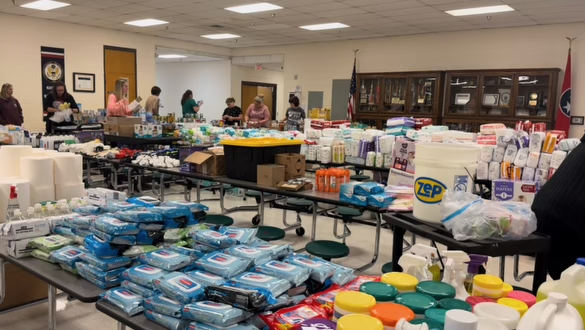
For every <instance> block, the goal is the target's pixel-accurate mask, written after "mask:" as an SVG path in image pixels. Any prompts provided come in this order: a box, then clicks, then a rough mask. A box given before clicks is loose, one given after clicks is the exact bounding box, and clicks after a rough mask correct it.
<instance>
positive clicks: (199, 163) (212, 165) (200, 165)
mask: <svg viewBox="0 0 585 330" xmlns="http://www.w3.org/2000/svg"><path fill="white" fill-rule="evenodd" d="M185 163H190V164H193V165H195V167H194V168H191V169H194V170H195V172H197V173H202V174H206V175H211V176H221V175H225V156H224V154H223V149H215V150H213V151H197V152H195V153H193V154H192V155H191V156H189V157H187V158H186V159H185Z"/></svg>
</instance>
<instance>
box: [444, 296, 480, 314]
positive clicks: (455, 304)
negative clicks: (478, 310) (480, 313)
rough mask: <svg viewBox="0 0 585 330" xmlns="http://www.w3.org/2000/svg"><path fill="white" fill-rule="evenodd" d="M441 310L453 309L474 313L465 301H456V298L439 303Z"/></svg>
mask: <svg viewBox="0 0 585 330" xmlns="http://www.w3.org/2000/svg"><path fill="white" fill-rule="evenodd" d="M438 307H439V308H442V309H446V310H451V309H461V310H464V311H468V312H472V311H473V307H471V305H470V304H469V303H466V302H465V301H463V300H459V299H454V298H446V299H443V300H441V301H439V306H438Z"/></svg>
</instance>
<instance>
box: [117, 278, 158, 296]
mask: <svg viewBox="0 0 585 330" xmlns="http://www.w3.org/2000/svg"><path fill="white" fill-rule="evenodd" d="M120 287H122V288H124V289H127V290H130V291H132V292H134V293H136V294H138V295H141V296H143V297H144V298H149V297H152V296H154V295H155V294H157V293H156V291H154V290H152V289H149V288H147V287H145V286H142V285H140V284H136V283H133V282H131V281H128V280H124V281H122V283H120Z"/></svg>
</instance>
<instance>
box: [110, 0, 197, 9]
mask: <svg viewBox="0 0 585 330" xmlns="http://www.w3.org/2000/svg"><path fill="white" fill-rule="evenodd" d="M100 1H101V0H100ZM192 3H193V1H191V0H147V1H142V2H141V4H140V5H144V6H147V7H154V8H161V9H166V8H168V7H177V6H183V5H188V4H192Z"/></svg>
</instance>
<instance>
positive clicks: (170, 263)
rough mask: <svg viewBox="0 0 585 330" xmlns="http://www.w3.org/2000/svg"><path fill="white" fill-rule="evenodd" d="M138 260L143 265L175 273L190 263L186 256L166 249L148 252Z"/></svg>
mask: <svg viewBox="0 0 585 330" xmlns="http://www.w3.org/2000/svg"><path fill="white" fill-rule="evenodd" d="M138 258H139V259H138V260H140V262H142V263H144V264H148V265H151V266H154V267H158V268H161V269H164V270H167V271H175V270H178V269H181V268H184V267H186V266H188V265H189V264H190V263H191V261H192V260H191V258H190V257H188V256H186V255H183V254H180V253H177V252H173V251H171V250H167V249H163V250H156V251H152V252H148V253H145V254H143V255H141V256H140V257H138Z"/></svg>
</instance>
